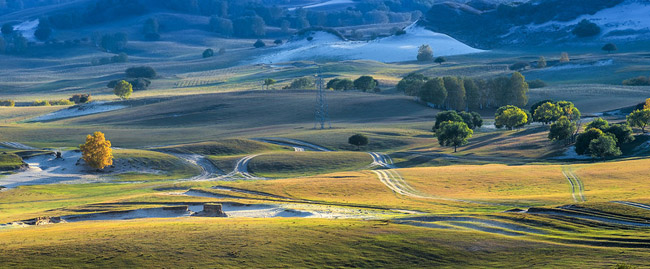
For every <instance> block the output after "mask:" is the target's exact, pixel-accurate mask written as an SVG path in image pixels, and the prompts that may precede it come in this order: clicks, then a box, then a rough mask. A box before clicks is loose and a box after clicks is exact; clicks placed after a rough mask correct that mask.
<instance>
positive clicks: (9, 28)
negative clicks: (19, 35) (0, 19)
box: [0, 23, 14, 36]
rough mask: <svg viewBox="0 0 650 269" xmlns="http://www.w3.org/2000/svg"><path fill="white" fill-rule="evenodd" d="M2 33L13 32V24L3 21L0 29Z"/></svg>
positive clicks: (9, 33) (8, 33)
mask: <svg viewBox="0 0 650 269" xmlns="http://www.w3.org/2000/svg"><path fill="white" fill-rule="evenodd" d="M0 31H1V32H2V34H3V35H6V36H8V35H11V34H13V33H14V26H13V25H11V23H5V24H3V25H2V29H1V30H0Z"/></svg>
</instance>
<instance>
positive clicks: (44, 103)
mask: <svg viewBox="0 0 650 269" xmlns="http://www.w3.org/2000/svg"><path fill="white" fill-rule="evenodd" d="M32 106H50V102H49V101H47V100H36V101H34V102H33V103H32Z"/></svg>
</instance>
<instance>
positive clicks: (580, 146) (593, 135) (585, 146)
mask: <svg viewBox="0 0 650 269" xmlns="http://www.w3.org/2000/svg"><path fill="white" fill-rule="evenodd" d="M603 135H605V133H603V131H601V130H600V129H593V128H592V129H587V131H585V132H584V133H581V134H580V135H578V137H577V138H576V144H575V146H576V153H578V155H589V154H591V151H589V143H591V140H594V139H597V138H599V137H601V136H603Z"/></svg>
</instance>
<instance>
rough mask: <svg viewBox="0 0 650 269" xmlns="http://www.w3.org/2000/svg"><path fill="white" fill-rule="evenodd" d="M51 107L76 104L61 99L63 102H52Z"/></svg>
mask: <svg viewBox="0 0 650 269" xmlns="http://www.w3.org/2000/svg"><path fill="white" fill-rule="evenodd" d="M50 105H53V106H71V105H74V103H73V102H72V101H70V100H67V99H61V100H50Z"/></svg>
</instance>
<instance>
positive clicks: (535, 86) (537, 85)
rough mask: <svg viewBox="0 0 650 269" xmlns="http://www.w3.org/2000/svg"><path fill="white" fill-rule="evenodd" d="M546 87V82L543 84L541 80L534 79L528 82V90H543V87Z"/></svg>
mask: <svg viewBox="0 0 650 269" xmlns="http://www.w3.org/2000/svg"><path fill="white" fill-rule="evenodd" d="M546 86H548V85H547V84H546V82H544V81H543V80H541V79H536V80H532V81H528V88H530V89H539V88H544V87H546Z"/></svg>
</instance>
